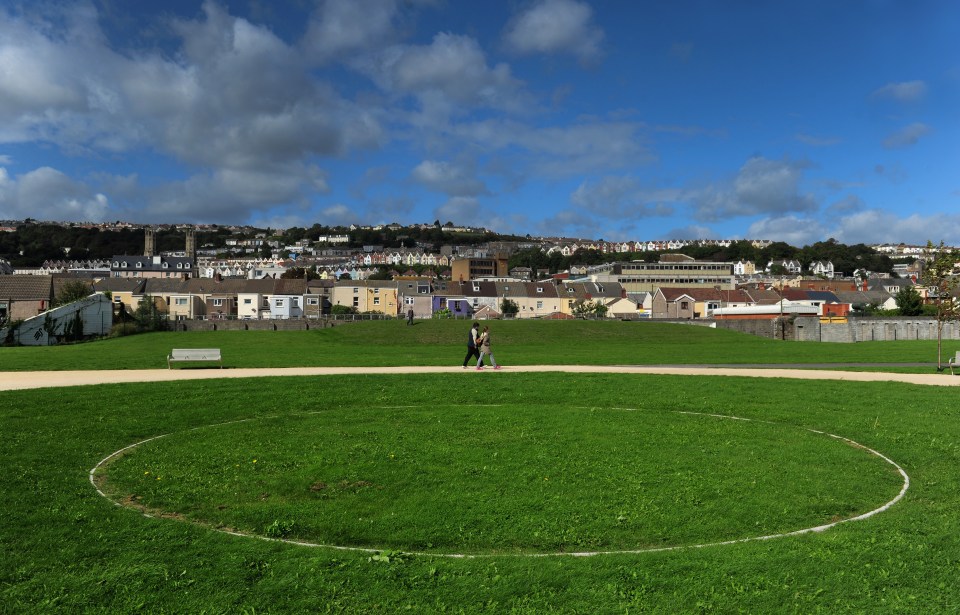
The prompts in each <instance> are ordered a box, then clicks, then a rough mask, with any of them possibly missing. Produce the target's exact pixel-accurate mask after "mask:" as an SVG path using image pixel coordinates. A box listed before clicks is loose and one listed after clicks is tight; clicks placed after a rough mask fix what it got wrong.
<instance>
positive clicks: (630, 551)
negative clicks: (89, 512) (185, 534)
mask: <svg viewBox="0 0 960 615" xmlns="http://www.w3.org/2000/svg"><path fill="white" fill-rule="evenodd" d="M498 405H500V404H493V405H491V406H498ZM381 407H387V408H404V407H406V408H411V407H413V406H403V407H401V406H381ZM417 407H419V406H417ZM619 409H620V410H624V408H619ZM629 410H633V409H632V408H631V409H629ZM671 412H673V413H675V414H683V415H691V416H706V417H712V418H719V419H727V420H735V421H746V422H756V423H766V424H769V425H787V426H790V425H789V424H788V423H778V422H776V421H767V420H763V419H752V418H746V417H739V416H733V415H726V414H715V413H708V412H695V411H688V410H673V411H671ZM319 413H320V412H318V411H311V412H304V413H295V414H293V415H271V416H261V417H250V418H244V419H238V420H235V421H226V422H223V423H211V424H209V425H200V426H197V427H192V428H190V429H186V430H183V431H180V432H170V433H165V434H160V435H156V436H152V437H150V438H146V439H144V440H140V441H139V442H134V443H133V444H130V445H128V446H125V447H123V448H121V449H118V450H116V451H114V452H113V453H110V454H109V455H107V456H106V457H104V458H103V459H101V460H100V461H99V462H98V463H97V464H96V465H95V466H94V467H93V468H91V469H90V472H89V480H90V484H91V485H92V486H93V488H94V489H95V490H96V492H97V493H98V494H99V495H100V496H101V497H103V498H104V499H106V500H107V501H109V502H112V503H113V504H114V505H115V506H118V507H120V508H123V509H126V510H132V511H135V512H138V513H139V514H141V515H142V516H144V517H146V518H149V519H153V518H156V515H153V514H151V513H149V512H146V511H143V510H139V509H137V508H136V507H133V506H128V505H125V504H124V503H123V502H120V501H117V500H114V499H113V498H111V497H110V496H108V495H107V494H106V493H104V492H103V490H101V489H100V487H99V485H97V482H96V474H97V472H98V471H99V470H101V469H103V468H104V467H105V466H106V465H108V464H109V463H110V462H111V461H112V460H114V459H117V458H119V457H120V456H122V455H123V454H125V453H126V452H128V451H130V450H133V449H134V448H136V447H138V446H141V445H143V444H147V443H148V442H153V441H155V440H159V439H161V438H165V437H167V436H170V435H174V434H177V433H186V432H190V431H197V430H200V429H207V428H210V427H221V426H225V425H235V424H239V423H245V422H250V421H259V420H263V419H275V418H283V417H284V416H287V417H289V416H310V415H315V414H319ZM794 427H797V428H798V429H803V430H805V431H808V432H810V433H814V434H818V435H823V436H827V437H829V438H833V439H835V440H838V441H841V442H843V443H845V444H847V445H849V446H852V447H854V448H857V449H860V450H862V451H864V452H866V453H869V454H870V455H873V456H875V457H877V458H879V459H881V460H883V461H884V462H886V463H887V464H889V465H891V466H893V467H894V468H895V469H896V470H897V472H898V473H899V474H900V476H901V478H902V479H903V484H902V486H901V488H900V491H899V492H898V493H897V495H896V496H895V497H894V498H893V499H891V500H889V501H888V502H886V503H884V504H882V505H881V506H879V507H877V508H874V509H872V510H869V511H867V512H865V513H861V514H859V515H857V516H855V517H850V518H847V519H839V520H837V521H833V522H831V523H826V524H823V525H817V526H814V527H808V528H802V529H799V530H792V531H789V532H781V533H777V534H767V535H764V536H748V537H746V538H736V539H732V540H723V541H715V542H705V543H698V544H692V545H674V546H669V547H647V548H642V549H615V550H608V551H562V552H561V551H557V552H551V553H434V552H426V551H400V552H401V553H403V554H404V555H411V556H418V557H434V558H447V559H489V558H498V557H501V558H502V557H509V558H517V557H530V558H534V557H598V556H602V555H639V554H642V553H662V552H670V551H683V550H688V549H705V548H708V547H720V546H728V545H735V544H744V543H749V542H758V541H765V540H775V539H778V538H788V537H791V536H801V535H803V534H812V533H820V532H825V531H826V530H829V529H831V528H833V527H836V526H838V525H841V524H844V523H850V522H854V521H863V520H865V519H869V518H870V517H873V516H874V515H877V514H880V513H882V512H885V511H887V510H889V509H890V508H891V507H892V506H894V505H895V504H896V503H897V502H899V501H900V500H902V499H903V498H904V496H905V495H906V493H907V490H908V489H909V488H910V476H909V475H908V474H907V472H906V471H905V470H904V469H903V468H902V467H901V466H900V464H898V463H897V462H895V461H894V460H893V459H891V458H890V457H888V456H886V455H884V454H883V453H880V452H879V451H876V450H874V449H872V448H870V447H868V446H866V445H864V444H860V443H859V442H857V441H855V440H852V439H850V438H847V437H844V436H840V435H837V434H833V433H830V432H827V431H821V430H817V429H812V428H809V427H798V426H794ZM178 521H180V522H187V523H191V524H194V525H197V526H200V527H203V528H205V529H207V530H213V531H215V532H219V533H221V534H226V535H228V536H237V537H241V538H254V539H258V540H263V541H267V542H277V543H284V544H289V545H294V546H298V547H312V548H319V549H332V550H337V551H349V552H354V553H373V554H376V553H382V552H385V551H398V550H397V549H390V548H376V547H351V546H346V545H334V544H325V543H315V542H309V541H304V540H295V539H291V538H275V537H270V536H263V535H260V534H254V533H250V532H241V531H238V530H228V529H223V528H217V527H212V526H210V525H207V524H206V523H203V522H200V521H192V520H185V519H178Z"/></svg>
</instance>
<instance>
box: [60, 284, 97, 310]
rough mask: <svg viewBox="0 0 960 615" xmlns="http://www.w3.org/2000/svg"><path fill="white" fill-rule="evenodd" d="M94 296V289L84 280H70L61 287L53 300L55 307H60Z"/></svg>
mask: <svg viewBox="0 0 960 615" xmlns="http://www.w3.org/2000/svg"><path fill="white" fill-rule="evenodd" d="M91 294H93V288H92V287H91V286H90V284H88V283H87V282H84V281H83V280H69V281H67V282H65V283H64V284H63V286H61V287H60V290H59V292H57V296H56V297H55V298H54V300H53V307H59V306H61V305H66V304H68V303H73V302H74V301H79V300H80V299H86V298H87V297H89V296H90V295H91Z"/></svg>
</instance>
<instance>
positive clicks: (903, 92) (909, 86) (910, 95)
mask: <svg viewBox="0 0 960 615" xmlns="http://www.w3.org/2000/svg"><path fill="white" fill-rule="evenodd" d="M926 95H927V84H926V83H925V82H923V81H903V82H900V83H888V84H887V85H885V86H883V87H881V88H878V89H876V90H874V91H873V93H872V94H870V96H871V98H884V99H889V100H896V101H898V102H916V101H919V100H923V98H924V97H925V96H926Z"/></svg>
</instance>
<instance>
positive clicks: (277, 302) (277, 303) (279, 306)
mask: <svg viewBox="0 0 960 615" xmlns="http://www.w3.org/2000/svg"><path fill="white" fill-rule="evenodd" d="M274 304H275V305H276V306H277V307H278V308H282V307H283V299H274Z"/></svg>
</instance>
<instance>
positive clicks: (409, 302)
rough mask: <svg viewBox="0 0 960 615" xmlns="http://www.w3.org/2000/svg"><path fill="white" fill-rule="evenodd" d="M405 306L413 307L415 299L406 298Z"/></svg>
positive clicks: (404, 300)
mask: <svg viewBox="0 0 960 615" xmlns="http://www.w3.org/2000/svg"><path fill="white" fill-rule="evenodd" d="M403 304H404V305H409V306H413V297H404V298H403Z"/></svg>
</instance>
